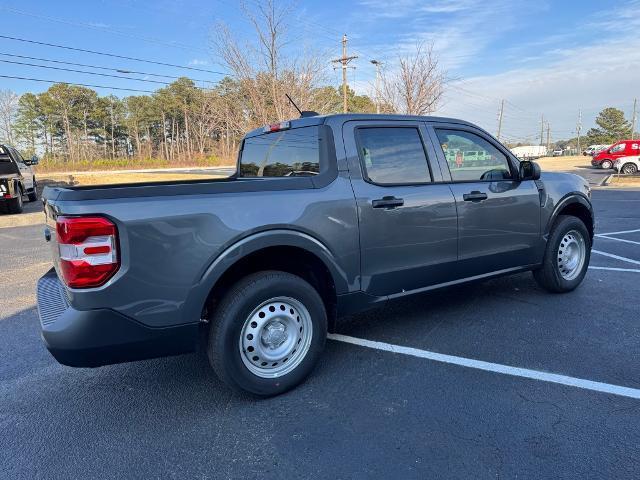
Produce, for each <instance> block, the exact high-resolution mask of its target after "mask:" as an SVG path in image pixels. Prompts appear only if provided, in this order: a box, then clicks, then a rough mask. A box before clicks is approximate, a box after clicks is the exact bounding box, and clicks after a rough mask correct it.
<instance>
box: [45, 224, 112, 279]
mask: <svg viewBox="0 0 640 480" xmlns="http://www.w3.org/2000/svg"><path fill="white" fill-rule="evenodd" d="M56 233H57V236H58V249H59V252H60V272H61V274H62V279H63V280H64V282H65V283H66V284H67V286H69V287H71V288H91V287H99V286H100V285H104V283H105V282H106V281H107V280H109V279H110V278H111V277H112V276H113V275H114V274H115V273H116V272H117V271H118V268H120V260H119V258H118V230H117V228H116V226H115V224H114V223H113V222H111V221H110V220H107V219H106V218H103V217H62V216H61V217H58V218H57V220H56Z"/></svg>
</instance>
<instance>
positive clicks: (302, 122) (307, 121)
mask: <svg viewBox="0 0 640 480" xmlns="http://www.w3.org/2000/svg"><path fill="white" fill-rule="evenodd" d="M333 120H336V121H338V122H340V121H342V122H347V121H349V120H414V121H429V122H439V123H458V124H461V125H468V126H473V127H476V128H479V127H478V126H477V125H474V124H472V123H470V122H467V121H465V120H460V119H457V118H448V117H434V116H419V115H397V114H386V113H384V114H378V113H337V114H331V115H316V116H313V117H304V118H294V119H290V120H284V121H288V122H290V123H291V128H299V127H308V126H313V125H322V124H325V123H328V122H329V121H333ZM263 133H264V127H260V128H256V129H254V130H251V131H250V132H248V133H247V134H246V135H245V138H249V137H255V136H256V135H262V134H263Z"/></svg>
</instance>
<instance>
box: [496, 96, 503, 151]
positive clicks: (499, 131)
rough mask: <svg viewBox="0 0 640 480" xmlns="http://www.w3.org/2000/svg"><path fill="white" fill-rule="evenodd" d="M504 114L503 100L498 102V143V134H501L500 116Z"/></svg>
mask: <svg viewBox="0 0 640 480" xmlns="http://www.w3.org/2000/svg"><path fill="white" fill-rule="evenodd" d="M503 114H504V99H503V100H502V101H501V102H500V111H499V112H498V135H497V137H498V141H500V133H502V115H503Z"/></svg>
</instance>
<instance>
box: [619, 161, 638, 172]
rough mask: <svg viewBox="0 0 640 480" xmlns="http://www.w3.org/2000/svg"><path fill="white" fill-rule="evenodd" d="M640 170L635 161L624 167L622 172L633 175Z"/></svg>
mask: <svg viewBox="0 0 640 480" xmlns="http://www.w3.org/2000/svg"><path fill="white" fill-rule="evenodd" d="M637 172H638V167H636V166H635V165H634V164H633V163H627V164H625V165H624V166H623V167H622V173H626V174H627V175H633V174H634V173H637Z"/></svg>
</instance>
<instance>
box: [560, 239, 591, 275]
mask: <svg viewBox="0 0 640 480" xmlns="http://www.w3.org/2000/svg"><path fill="white" fill-rule="evenodd" d="M586 254H587V247H586V244H585V240H584V237H583V236H582V234H581V233H580V232H578V231H577V230H570V231H568V232H567V233H565V235H564V237H562V240H560V246H559V247H558V255H557V262H558V271H559V272H560V275H561V276H562V278H564V279H565V280H573V279H574V278H576V277H577V276H578V275H580V272H581V271H582V267H583V266H584V262H585V258H586Z"/></svg>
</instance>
